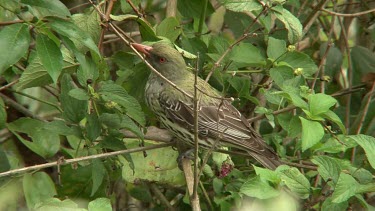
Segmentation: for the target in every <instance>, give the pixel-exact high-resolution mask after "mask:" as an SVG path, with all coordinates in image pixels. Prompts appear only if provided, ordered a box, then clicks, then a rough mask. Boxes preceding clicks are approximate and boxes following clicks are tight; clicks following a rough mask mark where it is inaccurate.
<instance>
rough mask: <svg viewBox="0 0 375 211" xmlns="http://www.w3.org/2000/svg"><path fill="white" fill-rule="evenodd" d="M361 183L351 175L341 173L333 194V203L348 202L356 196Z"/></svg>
mask: <svg viewBox="0 0 375 211" xmlns="http://www.w3.org/2000/svg"><path fill="white" fill-rule="evenodd" d="M358 186H359V183H358V182H357V181H356V180H355V179H354V178H353V177H352V176H350V175H349V174H345V173H340V176H339V179H338V181H337V184H336V186H335V191H334V192H333V194H332V202H334V203H341V202H345V201H347V200H348V199H349V198H350V197H352V196H354V195H355V194H356V191H357V188H358Z"/></svg>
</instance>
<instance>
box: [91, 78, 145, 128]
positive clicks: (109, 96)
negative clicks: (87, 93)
mask: <svg viewBox="0 0 375 211" xmlns="http://www.w3.org/2000/svg"><path fill="white" fill-rule="evenodd" d="M98 93H99V94H100V95H101V97H102V98H103V99H104V100H105V101H107V102H110V101H111V102H115V103H117V104H118V105H120V106H121V107H122V108H123V110H124V111H125V112H126V114H127V115H128V116H130V117H131V118H132V119H134V120H135V121H136V122H138V123H139V124H140V125H142V126H143V125H145V117H144V114H143V112H142V109H141V106H140V105H139V102H138V101H137V100H136V99H135V98H134V97H132V96H130V95H129V94H128V93H127V92H126V90H125V89H124V88H123V87H122V86H119V85H117V84H113V83H111V82H103V83H102V86H101V88H100V89H99V91H98Z"/></svg>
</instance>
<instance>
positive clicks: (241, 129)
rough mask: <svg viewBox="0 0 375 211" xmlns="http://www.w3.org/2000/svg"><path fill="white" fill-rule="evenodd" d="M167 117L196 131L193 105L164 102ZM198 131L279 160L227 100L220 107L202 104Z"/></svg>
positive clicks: (170, 101)
mask: <svg viewBox="0 0 375 211" xmlns="http://www.w3.org/2000/svg"><path fill="white" fill-rule="evenodd" d="M159 100H160V105H161V106H162V107H163V108H164V110H165V113H166V115H167V118H169V119H170V121H172V122H174V123H176V124H178V125H179V126H181V127H184V128H186V129H188V130H189V131H191V132H192V131H194V112H193V105H192V104H186V103H184V102H181V101H177V100H176V101H172V100H168V101H163V100H161V99H159ZM198 115H199V119H198V128H199V129H198V130H199V131H208V133H206V134H207V135H208V136H209V137H211V138H213V139H219V140H220V141H224V142H227V144H229V145H232V146H234V147H237V148H240V149H241V148H242V149H243V148H245V149H247V150H250V151H252V153H258V154H260V153H262V154H263V155H264V153H266V155H265V156H271V157H277V155H276V154H275V152H274V151H273V150H272V149H271V148H270V147H269V146H268V145H267V144H266V143H265V142H264V141H263V140H262V139H261V138H260V136H259V135H258V134H257V133H256V132H255V131H254V130H253V129H252V127H251V126H250V124H249V123H248V122H247V121H246V119H245V118H244V117H243V116H242V115H241V113H240V112H239V111H238V110H237V109H236V108H235V107H234V106H232V105H231V104H230V102H228V101H222V103H220V105H219V106H218V105H202V106H200V108H199V113H198Z"/></svg>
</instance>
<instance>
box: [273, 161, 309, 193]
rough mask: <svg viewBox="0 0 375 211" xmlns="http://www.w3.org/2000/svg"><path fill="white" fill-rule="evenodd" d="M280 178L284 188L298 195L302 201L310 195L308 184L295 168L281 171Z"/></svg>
mask: <svg viewBox="0 0 375 211" xmlns="http://www.w3.org/2000/svg"><path fill="white" fill-rule="evenodd" d="M280 173H281V174H280V178H281V181H283V182H284V183H285V184H286V186H288V188H289V189H290V190H291V191H292V192H293V193H296V194H298V196H299V197H300V198H302V199H306V198H307V197H309V194H310V189H311V187H310V182H309V181H308V180H307V179H306V177H305V176H304V175H303V174H302V173H301V172H300V171H299V170H298V169H297V168H295V167H291V168H286V169H281V170H280Z"/></svg>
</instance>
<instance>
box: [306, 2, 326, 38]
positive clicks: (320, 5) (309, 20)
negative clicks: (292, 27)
mask: <svg viewBox="0 0 375 211" xmlns="http://www.w3.org/2000/svg"><path fill="white" fill-rule="evenodd" d="M327 2H328V0H321V1H320V2H319V3H318V5H316V6H315V8H314V10H313V12H312V13H311V14H310V16H309V17H307V18H306V21H305V22H304V23H303V31H302V34H303V35H302V36H303V37H304V36H305V34H306V33H307V32H308V31H309V30H310V28H311V26H312V25H313V23H314V22H315V20H316V19H317V18H318V17H319V14H320V10H321V9H322V8H323V7H324V6H325V5H326V4H327Z"/></svg>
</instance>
